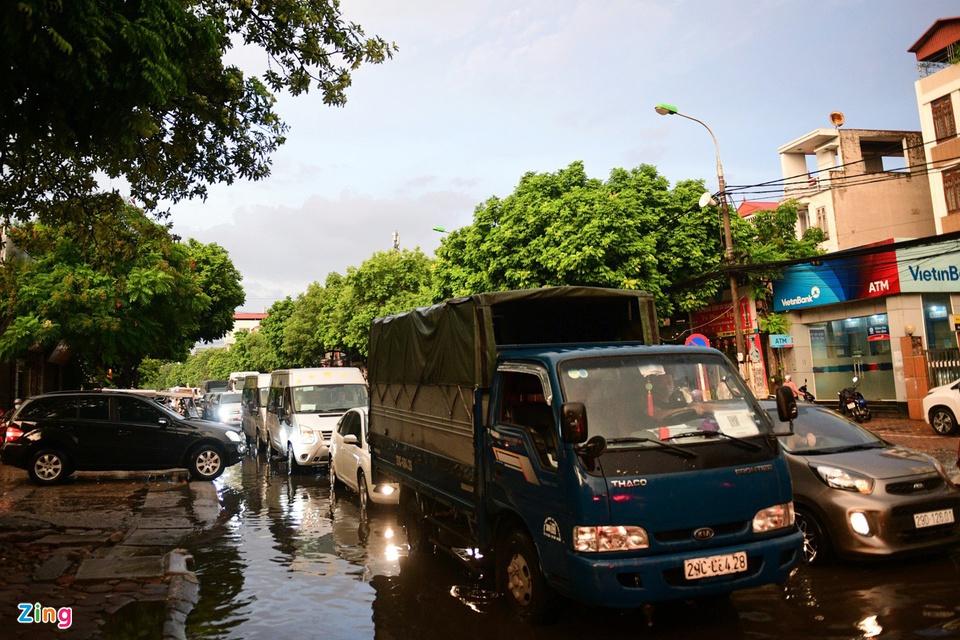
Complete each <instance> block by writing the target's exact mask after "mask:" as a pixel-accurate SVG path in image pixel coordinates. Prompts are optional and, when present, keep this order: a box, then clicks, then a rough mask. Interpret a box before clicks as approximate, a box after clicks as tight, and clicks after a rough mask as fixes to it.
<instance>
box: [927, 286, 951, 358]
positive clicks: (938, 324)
mask: <svg viewBox="0 0 960 640" xmlns="http://www.w3.org/2000/svg"><path fill="white" fill-rule="evenodd" d="M923 323H924V325H926V326H925V328H926V334H927V348H928V349H955V348H956V346H957V339H956V334H955V333H954V332H953V327H952V323H951V322H950V294H946V293H944V294H929V293H925V294H923Z"/></svg>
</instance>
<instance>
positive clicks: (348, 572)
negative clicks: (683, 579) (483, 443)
mask: <svg viewBox="0 0 960 640" xmlns="http://www.w3.org/2000/svg"><path fill="white" fill-rule="evenodd" d="M867 426H869V427H871V428H873V429H874V430H876V431H877V432H879V433H881V435H883V436H884V437H886V438H888V439H890V440H892V441H895V442H899V443H903V444H909V445H911V446H917V444H916V443H917V442H922V443H924V445H925V446H921V447H918V448H923V449H924V450H927V451H929V452H931V453H934V454H936V455H937V457H938V458H940V459H941V460H944V461H945V462H947V461H950V459H951V457H953V458H954V459H953V461H952V464H950V466H949V467H948V468H950V469H952V470H954V471H955V470H956V462H955V455H956V446H957V443H958V442H960V439H958V438H956V437H954V438H942V437H940V436H935V435H932V434H930V433H925V432H923V431H922V428H921V427H920V426H918V425H916V424H913V423H910V421H900V422H896V421H894V422H889V421H883V422H881V421H876V422H875V423H873V424H868V425H867ZM924 427H925V425H924ZM926 429H929V427H926ZM931 438H932V439H931ZM51 535H54V536H63V538H60V539H57V538H54V540H53V542H58V544H52V542H51V540H50V538H49V537H48V536H51ZM69 536H75V537H76V536H81V539H80V540H79V541H77V539H76V538H70V537H69ZM82 536H90V537H89V538H83V537H82ZM44 539H46V540H47V543H44V544H41V542H42V541H43V540H44ZM148 545H160V546H148ZM173 545H177V546H181V547H185V548H186V549H187V550H188V551H189V552H190V553H191V554H192V555H193V557H194V559H195V570H196V574H197V577H198V579H199V585H200V593H199V600H198V602H197V604H196V606H195V607H194V608H193V610H192V612H190V614H189V616H188V617H187V619H186V637H188V638H243V639H256V638H271V639H273V638H297V639H299V638H372V637H376V638H386V639H394V638H396V639H398V640H399V639H408V638H415V639H417V640H426V639H430V638H483V639H484V640H489V639H490V638H508V637H510V638H513V637H522V638H551V639H556V638H586V637H591V638H592V637H605V638H621V637H622V638H626V637H631V638H636V637H650V638H691V637H707V636H709V637H710V638H743V637H748V638H759V639H763V638H771V639H773V638H777V639H781V640H782V639H784V638H810V637H816V638H819V639H832V638H838V639H839V638H844V639H846V638H874V637H876V638H889V639H900V638H960V549H953V550H951V551H949V552H942V553H938V554H933V555H930V556H926V557H919V558H912V559H907V560H898V561H894V562H871V563H843V564H830V565H827V566H824V567H822V568H821V567H816V568H802V569H798V570H797V571H796V572H795V573H794V575H793V576H792V577H791V579H790V580H789V582H788V583H787V584H786V585H784V586H782V587H778V586H768V587H763V588H759V589H752V590H748V591H742V592H738V593H735V594H733V596H732V597H731V598H730V600H729V601H723V602H713V603H677V604H671V605H659V606H656V607H650V608H647V609H645V610H644V609H641V610H637V611H616V610H605V609H595V608H587V607H584V606H581V605H578V604H575V603H564V605H563V606H562V607H561V608H560V609H559V610H558V613H557V616H556V620H555V622H554V623H553V624H549V625H546V626H542V627H530V626H527V625H524V624H522V623H520V622H517V621H515V620H513V619H512V618H511V617H510V615H509V613H508V611H507V610H506V606H505V603H503V602H502V601H501V600H500V599H498V598H496V597H495V596H494V595H493V594H492V593H491V592H489V591H487V590H485V589H484V587H485V586H487V585H486V584H485V583H484V582H483V581H481V580H478V579H477V578H475V577H474V576H471V575H470V574H468V573H467V572H466V571H465V570H463V569H462V567H461V566H460V565H459V564H458V563H457V562H456V561H454V560H453V559H451V558H450V557H448V556H445V555H435V556H418V557H417V558H416V559H414V558H410V557H408V555H407V548H406V540H405V537H404V531H403V529H402V527H400V526H399V524H398V521H397V514H396V511H395V510H394V509H392V508H383V509H377V510H372V511H371V512H370V513H368V514H361V512H360V508H359V504H358V502H357V499H356V497H355V496H354V495H352V494H351V493H349V492H347V491H344V490H339V489H338V490H337V491H336V492H332V491H331V487H330V485H329V480H328V478H327V476H326V473H325V472H323V473H321V474H316V475H312V474H295V475H292V476H288V475H287V474H286V473H285V468H284V466H283V465H282V464H277V463H274V464H270V463H268V462H266V461H264V460H263V459H255V458H248V459H246V460H244V461H243V463H242V464H240V465H236V466H234V467H231V468H229V469H227V471H226V473H225V474H224V476H223V477H221V478H220V479H218V480H217V481H216V482H214V483H195V482H194V483H190V482H186V481H185V479H184V478H183V477H182V474H180V475H177V474H173V475H170V476H167V477H159V478H157V477H148V476H140V477H136V476H134V477H133V478H123V479H112V478H105V477H102V476H96V475H94V476H92V477H90V476H86V475H82V476H81V477H79V478H77V479H76V480H73V481H71V482H69V483H67V484H66V485H63V486H59V487H44V488H36V487H32V486H31V485H29V484H27V483H26V481H25V474H22V473H21V472H19V471H17V470H12V469H9V468H0V549H2V551H0V637H4V638H6V637H30V638H34V637H103V638H141V637H142V638H160V637H161V633H160V627H161V626H162V624H163V620H164V615H163V614H164V612H163V610H162V604H158V603H157V601H158V600H159V601H162V600H163V599H164V597H165V596H164V593H165V592H164V591H163V588H164V587H165V585H164V584H163V583H162V582H161V581H160V580H158V579H140V580H133V579H129V580H128V579H123V580H117V579H104V580H101V581H92V582H84V581H77V580H76V578H75V574H76V572H77V571H78V567H80V566H82V564H83V562H84V561H85V560H90V559H97V558H107V557H114V558H116V557H124V556H129V555H138V554H139V555H156V554H158V553H161V552H164V551H166V550H168V549H169V548H170V547H171V546H173ZM58 553H63V554H64V555H65V557H66V563H67V564H66V567H64V566H63V564H64V563H63V562H62V561H57V560H51V558H54V557H55V556H56V555H57V554H58ZM45 565H46V566H47V571H48V572H49V575H47V576H41V577H44V578H49V577H50V575H53V574H57V573H58V572H60V573H59V577H54V578H52V580H47V579H45V580H38V579H36V578H37V574H36V571H38V570H39V568H40V567H42V566H45ZM21 599H23V600H28V601H41V602H42V603H43V604H44V605H47V604H49V605H53V606H74V607H75V608H76V611H75V612H74V625H75V626H74V627H73V628H72V629H70V630H68V631H64V632H61V631H55V630H52V629H49V626H48V627H47V628H43V629H41V628H40V625H29V626H24V627H18V626H17V625H14V624H13V620H14V619H15V617H16V606H15V603H16V602H18V601H20V600H21ZM127 603H133V604H132V605H130V606H126V607H124V606H123V605H125V604H127ZM151 603H154V604H151ZM30 627H33V628H32V629H31V628H30ZM11 630H12V631H11ZM41 631H42V632H43V633H39V632H41ZM18 633H19V635H17V634H18Z"/></svg>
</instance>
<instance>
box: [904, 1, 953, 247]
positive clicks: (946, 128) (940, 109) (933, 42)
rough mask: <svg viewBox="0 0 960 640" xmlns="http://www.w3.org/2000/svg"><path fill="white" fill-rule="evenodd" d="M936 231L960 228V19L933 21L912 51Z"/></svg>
mask: <svg viewBox="0 0 960 640" xmlns="http://www.w3.org/2000/svg"><path fill="white" fill-rule="evenodd" d="M909 51H910V53H913V54H914V55H916V57H917V68H918V70H919V71H920V76H921V77H920V79H919V80H917V81H916V83H915V84H914V87H915V89H916V93H917V109H918V111H919V112H920V129H921V131H922V132H923V143H924V151H925V154H926V162H927V163H929V164H928V165H927V166H929V167H930V172H929V175H928V180H929V183H930V194H931V196H932V202H933V214H934V221H935V223H936V230H937V233H948V232H951V231H958V230H960V138H958V137H957V115H958V114H960V64H957V63H958V62H960V17H955V18H941V19H940V20H937V21H936V22H934V23H933V25H932V26H931V27H930V28H929V29H927V31H926V32H925V33H924V34H923V35H922V36H920V39H919V40H917V41H916V42H915V43H914V44H913V46H912V47H910V49H909Z"/></svg>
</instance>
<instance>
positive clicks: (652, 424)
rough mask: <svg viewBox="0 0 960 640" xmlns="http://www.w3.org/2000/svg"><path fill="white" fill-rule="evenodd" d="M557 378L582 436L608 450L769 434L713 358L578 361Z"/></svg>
mask: <svg viewBox="0 0 960 640" xmlns="http://www.w3.org/2000/svg"><path fill="white" fill-rule="evenodd" d="M559 373H560V380H561V384H562V386H563V394H564V399H565V400H566V401H568V402H582V403H583V404H584V405H585V406H586V409H587V421H588V425H589V431H590V435H591V436H597V435H599V436H603V437H604V438H605V439H606V440H607V443H608V446H609V447H611V448H614V447H636V448H647V447H655V446H656V444H657V443H670V444H671V445H675V446H688V445H690V444H694V443H702V442H704V441H707V440H713V441H721V440H722V441H727V442H730V441H734V440H742V439H744V438H750V437H752V436H758V435H761V434H768V433H770V432H771V430H772V426H771V424H770V422H769V419H768V417H767V416H766V414H765V413H764V412H763V410H762V409H760V407H759V406H758V405H757V403H756V400H755V399H754V398H753V396H752V395H751V394H750V392H749V391H748V390H747V389H746V388H745V387H744V385H743V383H742V382H741V380H740V378H739V377H738V376H737V375H736V373H735V372H734V371H732V370H731V368H730V366H729V365H728V364H727V362H726V360H724V359H723V358H722V357H720V356H714V355H711V354H703V353H698V354H689V355H688V354H677V353H663V354H657V355H651V356H639V355H630V356H615V357H603V358H583V359H577V360H567V361H565V362H563V363H561V364H560V367H559ZM725 436H728V437H725Z"/></svg>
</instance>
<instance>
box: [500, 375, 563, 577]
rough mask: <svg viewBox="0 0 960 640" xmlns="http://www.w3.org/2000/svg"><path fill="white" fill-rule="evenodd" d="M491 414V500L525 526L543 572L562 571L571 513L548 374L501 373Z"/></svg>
mask: <svg viewBox="0 0 960 640" xmlns="http://www.w3.org/2000/svg"><path fill="white" fill-rule="evenodd" d="M496 385H497V393H496V395H495V398H494V405H493V407H492V408H491V411H492V427H491V429H490V431H489V435H490V444H491V447H490V449H491V450H490V455H491V458H492V459H491V460H490V461H489V468H490V469H491V474H492V480H493V482H492V483H491V484H492V486H491V488H490V489H489V490H488V491H489V496H490V497H491V498H492V499H493V500H494V502H495V503H500V505H499V506H502V507H506V508H510V509H512V510H514V511H515V512H516V513H517V514H518V515H519V516H520V517H521V519H522V520H523V521H524V523H525V524H526V525H527V529H528V530H529V532H530V534H531V536H532V538H533V541H534V543H535V544H536V546H537V550H538V552H539V554H540V559H541V563H542V565H543V569H544V572H545V573H548V574H555V573H557V572H558V571H561V570H562V569H561V567H563V566H564V562H563V560H564V551H565V548H566V547H568V546H569V545H570V544H571V541H570V539H569V538H570V535H571V533H570V532H571V531H572V526H573V525H572V509H571V508H570V507H569V506H568V505H567V501H565V500H563V495H562V491H561V482H560V473H559V467H558V461H559V459H560V458H559V454H560V451H559V447H560V437H559V427H558V422H557V421H558V417H559V416H558V409H557V408H556V407H555V406H554V402H553V397H552V396H553V394H552V391H551V386H550V378H549V376H548V375H547V371H546V369H544V368H543V367H541V366H539V365H535V364H527V363H504V364H503V365H501V366H500V367H499V368H498V373H497V382H496Z"/></svg>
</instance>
